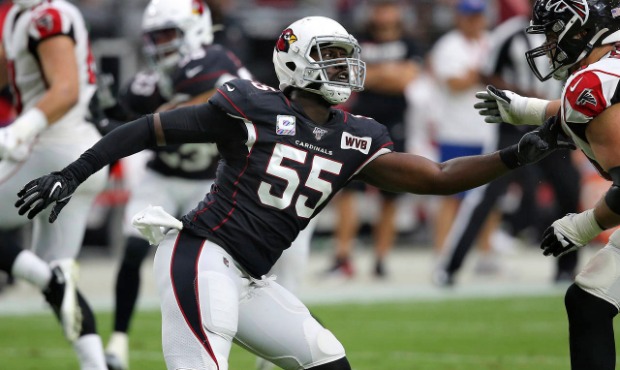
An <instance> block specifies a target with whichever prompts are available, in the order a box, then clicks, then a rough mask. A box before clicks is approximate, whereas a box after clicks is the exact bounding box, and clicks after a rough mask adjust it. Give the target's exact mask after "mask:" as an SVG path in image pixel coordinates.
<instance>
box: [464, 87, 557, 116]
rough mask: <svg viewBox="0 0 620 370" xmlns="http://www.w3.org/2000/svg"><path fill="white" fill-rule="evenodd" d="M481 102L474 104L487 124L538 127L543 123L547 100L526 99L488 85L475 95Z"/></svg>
mask: <svg viewBox="0 0 620 370" xmlns="http://www.w3.org/2000/svg"><path fill="white" fill-rule="evenodd" d="M476 98H478V99H480V100H482V101H481V102H478V103H476V104H474V108H476V109H478V113H480V115H481V116H484V121H485V122H487V123H502V122H506V123H509V124H511V125H515V126H519V125H534V126H540V125H542V124H543V123H544V121H545V112H546V110H547V105H548V104H549V101H548V100H543V99H537V98H527V97H523V96H521V95H519V94H517V93H514V92H512V91H510V90H500V89H498V88H496V87H495V86H493V85H488V86H487V90H486V91H479V92H477V93H476Z"/></svg>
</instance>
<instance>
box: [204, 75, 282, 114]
mask: <svg viewBox="0 0 620 370" xmlns="http://www.w3.org/2000/svg"><path fill="white" fill-rule="evenodd" d="M210 101H211V102H212V103H213V104H215V105H216V106H218V107H219V108H220V109H222V110H223V111H224V112H226V113H228V114H231V115H233V116H238V117H243V118H245V119H248V120H252V118H254V119H256V118H257V117H261V116H263V115H264V114H269V113H273V112H275V111H282V109H286V110H288V109H290V102H289V100H288V99H287V98H286V97H285V96H284V94H283V93H282V91H280V90H277V89H274V88H273V87H270V86H267V85H265V84H262V83H260V82H256V81H250V80H244V79H236V80H231V81H228V82H226V83H225V84H224V85H222V86H221V87H220V88H218V89H217V92H216V93H215V95H213V97H212V98H211V100H210Z"/></svg>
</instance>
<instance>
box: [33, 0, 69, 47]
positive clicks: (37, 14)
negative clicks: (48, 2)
mask: <svg viewBox="0 0 620 370" xmlns="http://www.w3.org/2000/svg"><path fill="white" fill-rule="evenodd" d="M70 32H71V23H70V21H69V19H68V18H67V17H66V16H65V15H64V14H63V13H62V12H61V11H60V10H59V9H57V8H54V7H52V6H46V7H40V8H37V9H36V10H34V11H33V12H32V22H31V23H30V36H32V37H34V39H36V40H43V39H46V38H48V37H52V36H56V35H69V34H70Z"/></svg>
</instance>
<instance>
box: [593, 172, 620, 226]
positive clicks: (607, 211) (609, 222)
mask: <svg viewBox="0 0 620 370" xmlns="http://www.w3.org/2000/svg"><path fill="white" fill-rule="evenodd" d="M608 173H609V175H610V176H611V178H612V179H613V183H612V184H611V186H610V187H609V189H608V190H607V192H606V193H605V196H603V197H602V198H601V199H600V200H599V201H598V203H596V206H595V207H594V218H595V219H596V222H598V224H599V226H601V228H603V229H609V228H612V227H616V226H618V225H620V167H614V168H610V169H609V170H608Z"/></svg>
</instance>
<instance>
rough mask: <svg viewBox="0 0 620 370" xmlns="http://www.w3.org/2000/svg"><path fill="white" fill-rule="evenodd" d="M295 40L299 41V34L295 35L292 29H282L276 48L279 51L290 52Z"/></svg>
mask: <svg viewBox="0 0 620 370" xmlns="http://www.w3.org/2000/svg"><path fill="white" fill-rule="evenodd" d="M295 41H297V36H295V34H294V33H293V30H292V29H290V28H287V29H285V30H284V31H282V34H281V35H280V38H279V39H278V42H276V49H278V51H282V52H285V53H288V49H289V48H290V47H291V44H292V43H294V42H295Z"/></svg>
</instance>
